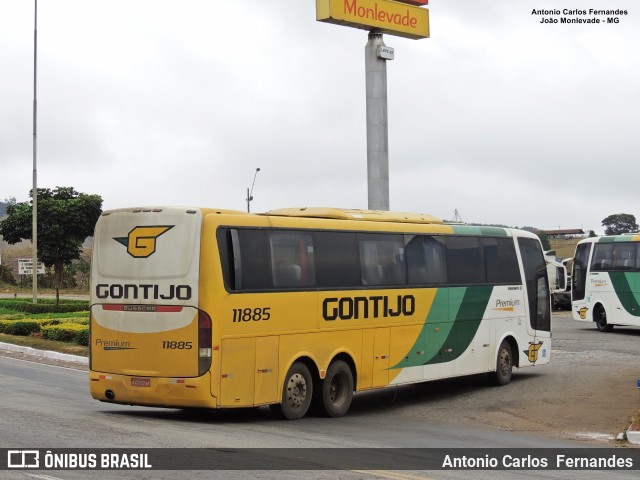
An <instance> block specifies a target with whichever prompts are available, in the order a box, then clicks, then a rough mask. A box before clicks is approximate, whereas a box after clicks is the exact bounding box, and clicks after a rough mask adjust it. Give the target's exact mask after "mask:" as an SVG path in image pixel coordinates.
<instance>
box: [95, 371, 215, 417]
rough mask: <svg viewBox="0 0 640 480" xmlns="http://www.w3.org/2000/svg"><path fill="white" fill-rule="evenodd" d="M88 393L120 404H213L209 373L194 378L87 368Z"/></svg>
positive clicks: (198, 406) (203, 405) (207, 405)
mask: <svg viewBox="0 0 640 480" xmlns="http://www.w3.org/2000/svg"><path fill="white" fill-rule="evenodd" d="M89 386H90V390H91V396H92V397H93V398H95V399H96V400H100V401H103V402H110V403H119V404H124V405H145V406H152V407H166V408H216V407H217V402H216V398H215V397H213V396H211V374H210V373H209V372H207V373H206V374H205V375H203V376H201V377H197V378H161V377H136V376H131V375H118V374H108V373H102V372H94V371H90V372H89Z"/></svg>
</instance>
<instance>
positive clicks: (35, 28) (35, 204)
mask: <svg viewBox="0 0 640 480" xmlns="http://www.w3.org/2000/svg"><path fill="white" fill-rule="evenodd" d="M34 2H35V13H34V21H33V147H32V149H33V190H32V192H31V198H32V200H33V201H32V205H33V210H32V217H33V218H32V221H33V227H32V235H31V236H32V239H31V244H32V245H33V254H32V263H33V265H32V267H33V270H32V273H31V278H32V281H31V283H32V285H33V303H38V168H37V162H36V151H37V148H36V147H37V142H36V132H37V130H36V125H37V121H36V119H37V113H38V101H37V78H38V76H37V72H38V0H34Z"/></svg>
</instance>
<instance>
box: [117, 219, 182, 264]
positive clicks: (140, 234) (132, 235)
mask: <svg viewBox="0 0 640 480" xmlns="http://www.w3.org/2000/svg"><path fill="white" fill-rule="evenodd" d="M174 226H175V225H154V226H148V227H135V228H134V229H133V230H131V231H130V232H129V235H128V236H126V237H114V240H115V241H116V242H119V243H121V244H122V245H124V246H125V247H127V252H128V253H129V255H131V256H132V257H135V258H147V257H150V256H151V255H153V254H154V253H155V251H156V242H157V240H158V237H159V236H160V235H162V234H164V233H166V232H167V231H169V230H171V229H172V228H173V227H174Z"/></svg>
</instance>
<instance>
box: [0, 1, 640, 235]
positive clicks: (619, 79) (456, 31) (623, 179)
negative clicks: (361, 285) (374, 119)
mask: <svg viewBox="0 0 640 480" xmlns="http://www.w3.org/2000/svg"><path fill="white" fill-rule="evenodd" d="M33 3H34V2H33V0H0V200H2V199H5V198H9V197H16V198H17V200H18V201H26V200H28V193H29V191H30V189H31V187H32V165H33V164H32V99H33V24H34V18H33V16H34V15H33V13H34V5H33ZM564 8H569V9H578V8H579V9H583V10H588V9H589V8H596V9H605V8H606V9H622V10H627V11H628V14H627V15H623V16H620V17H619V18H620V21H619V23H617V24H615V23H611V24H608V23H606V16H599V17H598V18H600V19H601V21H602V22H603V23H601V24H597V25H593V24H569V25H567V24H560V23H557V24H541V23H540V21H541V19H542V18H543V16H538V15H532V10H533V9H560V10H562V9H564ZM429 10H430V26H431V37H430V38H428V39H423V40H410V39H406V38H401V37H395V36H391V35H385V36H384V42H385V43H386V45H388V46H391V47H393V48H394V49H395V59H394V60H392V61H389V62H387V76H388V111H389V163H390V209H391V210H399V211H412V212H421V213H429V214H433V215H436V216H439V217H442V218H446V219H452V218H453V217H454V211H455V210H456V209H457V211H458V212H459V215H460V217H462V219H463V220H464V221H466V222H474V223H488V224H505V225H510V226H520V227H522V226H534V227H538V228H542V229H556V228H583V229H585V230H588V229H593V230H595V231H596V232H598V233H601V232H602V231H603V227H602V225H601V221H602V219H603V218H605V217H606V216H608V215H610V214H614V213H631V214H633V215H635V216H636V218H638V219H640V201H639V200H640V188H639V187H638V177H639V176H640V175H639V172H640V119H639V115H640V113H639V112H640V53H639V50H638V49H639V47H640V6H639V5H638V2H637V1H635V0H607V1H602V0H600V1H592V0H535V1H531V0H517V1H514V0H485V1H483V2H480V1H477V0H431V1H430V5H429ZM562 16H563V15H559V16H554V17H552V18H555V19H558V20H559V19H560V17H562ZM545 18H549V17H548V16H547V17H545ZM574 18H576V17H574ZM578 18H583V19H586V18H594V17H593V15H588V14H587V15H583V16H579V17H578ZM366 42H367V32H366V31H364V30H359V29H354V28H349V27H344V26H338V25H331V24H326V23H320V22H317V21H316V20H315V0H268V1H260V0H244V1H238V0H180V1H176V0H44V1H42V0H41V1H40V2H39V5H38V70H37V74H38V81H37V84H38V88H37V98H38V104H37V105H38V114H37V115H38V116H37V118H38V135H37V138H38V140H37V166H38V186H39V187H41V188H44V187H47V188H55V187H56V186H72V187H74V188H76V190H78V191H80V192H84V193H91V194H99V195H101V196H102V198H103V199H104V204H103V208H104V209H112V208H120V207H129V206H143V205H188V206H206V207H214V208H231V209H238V210H246V200H245V199H246V189H247V187H250V186H251V183H252V181H253V178H254V173H255V170H256V168H258V167H259V168H260V169H261V170H260V172H259V173H258V175H257V178H256V182H255V187H254V192H253V193H254V200H253V202H252V203H251V210H252V211H255V212H264V211H267V210H271V209H275V208H282V207H303V206H335V207H344V208H367V183H366V182H367V181H366V175H367V155H366V116H365V72H364V47H365V44H366Z"/></svg>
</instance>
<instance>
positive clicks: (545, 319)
mask: <svg viewBox="0 0 640 480" xmlns="http://www.w3.org/2000/svg"><path fill="white" fill-rule="evenodd" d="M518 246H519V249H520V256H521V257H522V266H523V273H524V283H525V288H526V291H527V304H528V307H529V309H528V319H527V320H528V322H527V330H528V332H529V335H530V339H529V341H528V345H525V344H520V345H519V347H520V349H521V352H520V358H521V359H522V360H521V362H520V364H521V365H526V361H527V359H528V361H529V362H530V363H531V364H535V363H546V362H548V361H549V354H548V352H549V351H550V347H551V294H550V290H549V279H548V276H547V267H546V262H545V259H544V254H543V253H542V249H541V247H540V242H538V241H537V240H535V239H532V238H518ZM523 353H524V354H525V355H526V358H523V356H522V354H523Z"/></svg>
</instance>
